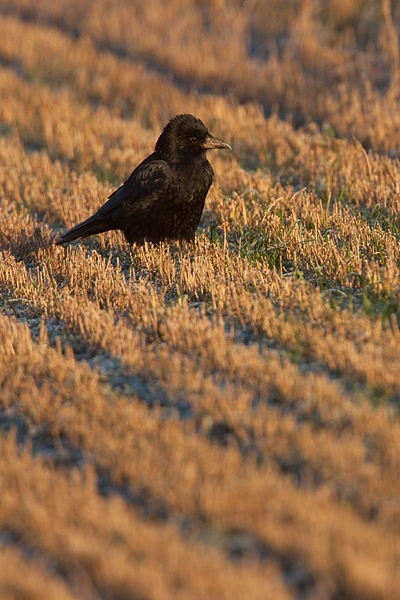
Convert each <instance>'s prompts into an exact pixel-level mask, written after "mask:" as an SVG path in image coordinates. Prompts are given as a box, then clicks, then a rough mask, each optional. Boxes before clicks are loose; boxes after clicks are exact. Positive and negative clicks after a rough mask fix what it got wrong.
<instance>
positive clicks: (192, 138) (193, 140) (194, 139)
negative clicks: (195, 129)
mask: <svg viewBox="0 0 400 600" xmlns="http://www.w3.org/2000/svg"><path fill="white" fill-rule="evenodd" d="M190 141H191V142H197V141H198V139H197V137H194V136H193V137H191V138H190Z"/></svg>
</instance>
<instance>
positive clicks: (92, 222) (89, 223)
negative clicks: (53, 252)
mask: <svg viewBox="0 0 400 600" xmlns="http://www.w3.org/2000/svg"><path fill="white" fill-rule="evenodd" d="M109 229H115V227H113V224H110V221H109V219H99V218H98V217H96V216H94V215H93V217H89V218H88V219H86V221H83V222H82V223H79V224H78V225H75V227H73V228H72V229H70V230H69V231H67V232H66V233H64V235H62V236H61V237H60V239H58V240H57V241H56V244H57V246H61V245H62V244H67V243H68V242H72V241H73V240H76V239H77V238H85V237H88V236H89V235H94V234H95V233H103V231H108V230H109Z"/></svg>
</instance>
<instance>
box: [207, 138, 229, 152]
mask: <svg viewBox="0 0 400 600" xmlns="http://www.w3.org/2000/svg"><path fill="white" fill-rule="evenodd" d="M203 148H205V149H206V150H213V149H214V148H226V149H227V150H232V148H231V146H230V145H229V144H227V143H226V142H224V141H222V140H220V139H218V138H216V137H214V136H213V135H210V134H209V135H208V136H207V139H206V141H205V142H204V144H203Z"/></svg>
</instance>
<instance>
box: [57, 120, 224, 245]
mask: <svg viewBox="0 0 400 600" xmlns="http://www.w3.org/2000/svg"><path fill="white" fill-rule="evenodd" d="M212 148H229V149H230V150H231V149H232V148H231V147H230V146H229V144H226V143H225V142H223V141H222V140H219V139H218V138H215V137H213V136H212V135H211V134H210V133H209V132H208V130H207V128H206V126H205V125H204V123H203V122H202V121H200V119H196V118H195V117H193V116H192V115H177V116H176V117H174V118H173V119H171V121H170V122H169V123H168V124H167V125H166V126H165V127H164V129H163V131H162V133H161V135H160V137H159V138H158V140H157V143H156V147H155V151H154V152H153V153H152V154H150V156H148V157H147V158H146V159H145V160H144V161H143V162H142V163H140V165H139V166H137V167H136V169H135V170H134V171H133V173H132V174H131V175H130V177H129V178H128V179H127V180H126V181H125V183H124V184H123V185H122V186H121V187H120V188H118V189H117V190H115V192H113V193H112V194H111V196H109V199H108V201H107V202H106V203H105V204H103V206H101V207H100V208H99V210H98V211H97V212H96V213H95V214H94V215H93V216H91V217H89V218H88V219H86V221H83V222H82V223H79V225H76V226H75V227H73V228H72V229H70V230H69V231H67V233H65V234H64V235H63V236H62V237H61V238H60V239H59V240H58V241H57V244H58V245H60V244H66V243H67V242H71V241H72V240H75V239H77V238H85V237H87V236H89V235H94V234H96V233H102V232H103V231H108V230H110V229H121V230H122V231H123V232H124V234H125V237H126V239H127V241H128V242H129V243H130V244H133V243H137V244H143V243H144V242H145V241H149V242H153V243H157V242H161V241H162V240H186V241H190V240H193V239H194V236H195V231H196V228H197V226H198V224H199V222H200V217H201V213H202V212H203V208H204V201H205V198H206V195H207V192H208V190H209V188H210V185H211V183H212V180H213V176H214V172H213V170H212V167H211V165H210V163H209V162H208V160H207V157H206V151H207V150H211V149H212Z"/></svg>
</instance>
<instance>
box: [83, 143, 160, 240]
mask: <svg viewBox="0 0 400 600" xmlns="http://www.w3.org/2000/svg"><path fill="white" fill-rule="evenodd" d="M171 186H172V181H171V169H170V167H169V165H168V163H167V162H166V161H165V160H160V159H157V158H155V157H154V154H152V155H150V156H149V157H148V158H146V159H145V160H144V161H143V162H142V163H140V165H138V166H137V167H136V169H135V170H134V171H133V172H132V173H131V175H130V176H129V178H128V179H127V180H126V181H125V183H124V184H123V185H121V186H120V187H119V188H118V189H116V190H115V191H114V192H113V193H112V194H111V195H110V196H109V199H108V201H107V202H106V203H105V204H103V206H101V207H100V208H99V210H98V211H97V212H96V213H95V215H93V216H94V217H96V218H97V219H101V220H102V219H112V220H113V221H115V222H116V224H117V225H118V227H121V228H122V229H123V225H124V223H123V219H125V218H127V217H129V216H133V215H135V213H138V212H141V211H144V212H147V210H148V209H149V208H150V207H151V206H152V205H153V203H154V202H155V201H157V199H159V198H160V197H161V196H162V195H163V194H164V192H166V191H167V190H169V189H170V188H171ZM121 220H122V222H121Z"/></svg>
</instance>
